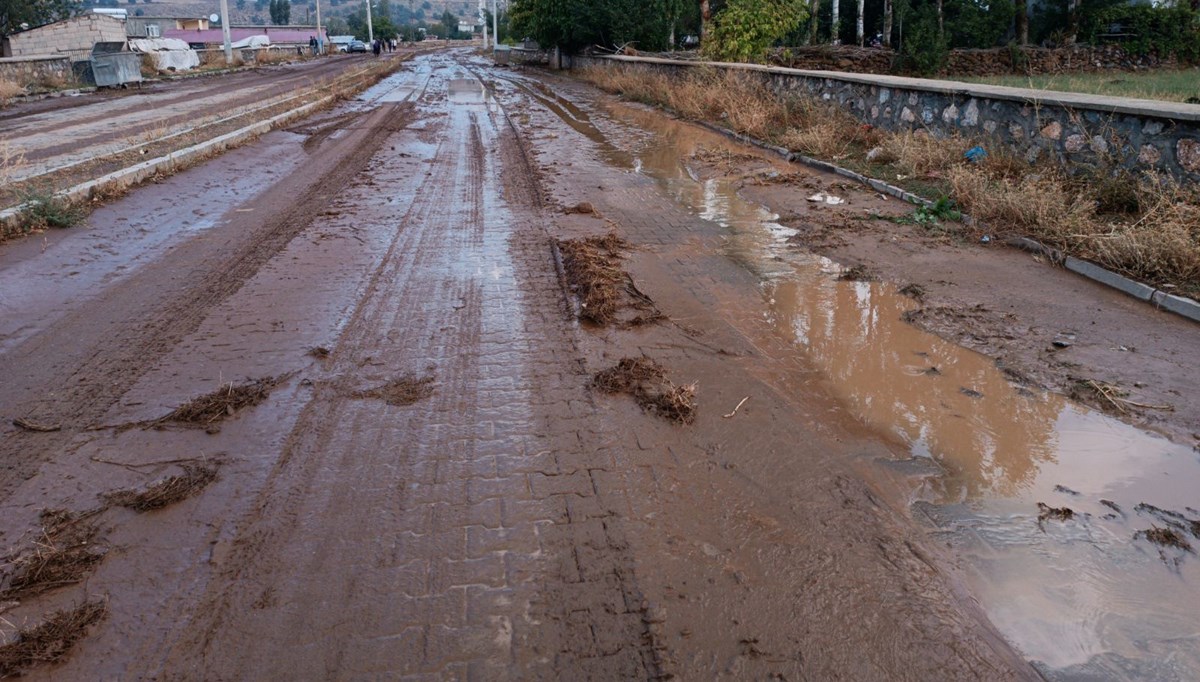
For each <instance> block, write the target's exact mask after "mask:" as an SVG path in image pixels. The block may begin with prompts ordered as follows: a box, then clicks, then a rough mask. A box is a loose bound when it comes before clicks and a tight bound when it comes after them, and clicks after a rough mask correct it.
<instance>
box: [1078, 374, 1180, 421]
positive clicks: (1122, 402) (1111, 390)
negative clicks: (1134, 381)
mask: <svg viewBox="0 0 1200 682" xmlns="http://www.w3.org/2000/svg"><path fill="white" fill-rule="evenodd" d="M1070 393H1071V397H1072V398H1075V399H1076V400H1086V399H1087V398H1092V399H1094V400H1096V401H1097V402H1100V403H1101V404H1102V405H1107V406H1109V407H1112V408H1113V409H1115V410H1117V411H1118V412H1121V413H1125V412H1128V411H1129V410H1128V409H1127V408H1128V407H1139V408H1142V409H1146V410H1166V411H1169V412H1173V411H1175V407H1174V406H1173V405H1148V404H1146V403H1139V402H1135V401H1133V400H1129V399H1128V398H1126V397H1125V396H1127V395H1129V393H1128V392H1127V391H1124V390H1122V389H1120V388H1118V387H1117V386H1114V385H1113V384H1109V383H1106V382H1103V381H1097V380H1096V379H1076V380H1075V383H1074V384H1073V385H1072V387H1071V392H1070Z"/></svg>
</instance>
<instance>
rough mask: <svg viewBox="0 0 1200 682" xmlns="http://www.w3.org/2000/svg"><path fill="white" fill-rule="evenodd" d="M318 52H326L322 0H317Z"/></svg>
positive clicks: (226, 0)
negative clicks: (322, 24) (322, 26)
mask: <svg viewBox="0 0 1200 682" xmlns="http://www.w3.org/2000/svg"><path fill="white" fill-rule="evenodd" d="M224 1H225V2H228V1H229V0H224ZM317 54H325V34H324V33H323V32H322V31H321V0H317ZM313 56H314V57H315V56H317V55H313Z"/></svg>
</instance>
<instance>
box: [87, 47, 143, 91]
mask: <svg viewBox="0 0 1200 682" xmlns="http://www.w3.org/2000/svg"><path fill="white" fill-rule="evenodd" d="M91 64H92V78H93V79H95V81H96V86H97V87H105V86H112V85H124V84H126V83H141V82H142V56H141V55H140V54H138V53H136V52H129V51H128V50H126V49H125V43H117V42H109V43H96V44H95V45H94V46H93V47H92V59H91Z"/></svg>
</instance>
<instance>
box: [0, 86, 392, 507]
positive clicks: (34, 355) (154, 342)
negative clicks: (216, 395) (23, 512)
mask: <svg viewBox="0 0 1200 682" xmlns="http://www.w3.org/2000/svg"><path fill="white" fill-rule="evenodd" d="M410 115H411V107H410V106H409V105H387V106H383V107H380V108H379V109H377V110H375V111H373V112H369V113H365V114H363V119H364V124H363V126H362V127H361V129H358V130H355V131H352V132H351V133H350V134H349V135H347V136H345V137H344V138H341V139H338V140H334V141H331V142H329V143H327V144H328V147H327V148H326V150H325V153H324V154H322V155H321V157H320V158H318V159H316V160H314V161H313V162H312V163H310V164H309V165H308V166H307V167H305V169H304V170H302V171H301V172H299V173H296V174H293V175H292V176H289V177H288V178H286V179H284V180H283V181H281V182H280V183H279V184H277V185H276V186H274V187H273V188H271V189H270V190H268V191H267V192H265V193H264V194H263V195H261V196H259V197H258V198H256V199H255V200H253V201H252V202H250V203H249V204H247V207H246V208H245V209H244V210H245V211H246V212H238V213H232V214H227V215H228V216H229V217H228V219H227V221H226V223H225V224H224V225H223V226H221V227H219V228H214V230H212V231H209V232H208V233H205V234H203V235H200V236H197V237H196V238H194V239H192V240H189V241H188V242H185V243H184V244H182V245H180V246H179V247H177V248H176V249H175V250H173V251H172V252H171V253H170V254H168V255H167V256H166V257H164V258H163V259H162V260H161V261H159V262H157V263H155V264H153V265H151V266H148V267H147V268H145V269H144V270H143V271H142V272H140V273H138V274H137V275H134V276H132V277H130V278H129V279H128V280H125V281H124V282H122V284H121V285H120V286H118V287H117V288H115V289H113V290H111V291H106V292H104V293H102V294H101V295H100V296H99V297H97V299H95V300H94V301H91V302H89V303H88V305H87V306H85V307H84V308H83V309H81V310H76V311H74V312H73V313H71V314H69V315H67V316H65V317H64V318H62V319H60V320H59V321H58V322H56V323H55V324H54V325H53V326H52V327H50V328H49V329H47V330H45V331H44V332H42V333H41V334H38V335H37V336H35V337H33V338H31V339H29V340H28V341H26V342H25V343H23V344H21V345H20V346H19V347H17V348H15V349H14V350H13V351H12V352H10V353H8V354H6V355H5V356H3V357H0V375H3V376H6V377H9V378H10V380H11V383H10V384H9V385H8V387H7V389H8V390H6V391H5V393H4V395H3V396H0V413H3V414H5V415H12V416H14V417H15V416H23V417H29V418H32V419H34V420H35V421H38V422H42V423H54V424H61V425H62V426H63V428H62V430H61V431H58V432H55V433H46V434H31V433H26V432H15V433H12V434H11V435H10V436H9V437H7V438H5V439H4V441H3V443H0V460H2V461H3V462H4V463H5V464H4V467H5V468H4V470H3V471H0V495H7V494H8V493H9V492H10V491H11V490H12V489H13V487H14V486H15V485H16V484H17V483H19V482H20V480H22V479H24V478H27V477H28V476H29V475H31V474H32V472H33V470H34V469H35V468H36V465H37V463H38V462H39V461H40V460H41V459H42V458H43V457H45V456H47V455H49V454H51V453H55V452H57V451H60V450H63V449H67V448H69V447H70V444H71V441H72V440H74V439H75V438H76V436H77V435H79V434H80V433H81V432H83V431H84V430H86V429H88V428H90V427H93V426H95V425H97V424H99V423H100V420H101V419H103V418H104V416H105V415H106V413H107V412H108V411H109V410H110V409H111V408H112V406H113V405H114V404H115V403H116V402H117V401H118V400H119V399H120V397H121V396H122V395H123V394H124V393H125V392H126V391H127V390H129V388H130V387H131V386H133V385H134V383H135V382H136V381H137V380H138V379H139V378H140V377H141V376H142V375H143V374H144V373H145V372H146V371H147V370H148V369H149V368H150V367H151V366H153V364H154V363H155V362H156V361H157V360H158V359H159V358H162V357H164V356H165V355H166V354H167V353H168V352H169V351H170V350H171V349H172V348H173V347H174V346H175V344H176V343H178V342H179V341H180V340H181V339H182V338H183V337H184V336H186V335H187V334H189V333H191V332H192V331H194V330H195V329H196V328H197V327H198V326H199V325H200V323H201V322H202V321H203V319H204V318H205V316H206V315H207V314H208V311H209V310H210V309H211V308H212V307H213V306H215V305H216V304H218V303H220V302H221V301H222V300H224V299H225V298H227V297H228V296H230V295H231V294H233V293H234V292H236V291H237V290H238V289H239V288H240V287H241V285H242V283H243V282H245V281H246V280H248V279H249V278H251V277H253V276H254V275H255V273H256V272H257V271H258V269H259V268H260V267H262V266H263V265H264V264H266V263H267V262H268V261H269V260H270V259H271V258H272V257H274V256H275V254H277V253H278V252H279V251H280V250H281V249H283V248H284V247H285V246H286V245H287V244H288V242H290V241H291V240H292V238H293V237H295V236H296V235H297V234H299V233H301V232H302V231H304V229H305V228H307V227H308V225H309V224H310V223H311V221H312V219H313V218H314V217H315V216H316V215H317V214H318V213H319V212H320V210H321V209H322V208H323V207H324V206H325V205H326V204H327V203H328V202H329V201H330V200H331V198H332V197H333V196H335V195H336V194H337V193H338V192H339V191H340V190H341V189H342V188H343V187H344V186H345V185H346V184H347V183H348V182H349V181H350V180H351V179H352V178H353V177H354V176H355V175H357V174H358V173H359V172H361V171H362V170H363V168H364V167H365V166H366V164H367V162H368V160H369V159H370V157H371V155H372V153H373V152H374V150H376V149H377V148H378V147H379V146H380V145H381V144H382V143H383V140H384V139H385V138H386V136H387V135H386V133H387V132H389V131H395V130H399V129H401V128H403V127H404V126H405V125H406V123H407V121H408V119H409V117H410ZM239 210H243V209H239ZM264 214H265V216H266V217H264V218H261V219H260V218H259V217H258V216H263V215H264Z"/></svg>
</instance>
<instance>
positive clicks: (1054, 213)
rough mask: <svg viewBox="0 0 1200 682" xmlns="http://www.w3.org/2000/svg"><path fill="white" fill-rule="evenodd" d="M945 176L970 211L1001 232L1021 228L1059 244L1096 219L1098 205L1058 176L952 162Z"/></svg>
mask: <svg viewBox="0 0 1200 682" xmlns="http://www.w3.org/2000/svg"><path fill="white" fill-rule="evenodd" d="M946 179H947V180H948V181H949V183H950V187H951V194H952V196H953V197H954V199H955V200H956V201H957V202H958V204H959V205H960V206H962V207H963V210H964V211H965V212H966V213H968V214H970V215H971V216H972V217H973V218H975V219H977V220H982V221H983V222H985V223H988V224H989V225H991V226H992V228H993V229H995V230H998V231H1000V232H1008V231H1013V230H1019V231H1022V232H1026V233H1030V234H1033V235H1034V236H1038V237H1041V238H1043V239H1046V240H1048V241H1051V242H1054V243H1059V244H1061V243H1063V241H1064V240H1065V239H1066V238H1067V237H1068V236H1069V235H1075V234H1080V233H1085V232H1087V231H1088V230H1089V226H1090V225H1091V224H1092V221H1093V220H1094V218H1095V205H1094V204H1093V203H1092V202H1090V201H1088V200H1087V199H1086V198H1085V197H1082V196H1079V195H1078V194H1074V193H1072V192H1070V191H1069V190H1068V188H1067V186H1066V183H1065V182H1064V181H1063V180H1062V178H1060V177H1058V176H1056V175H1054V174H1046V175H1041V176H1039V175H1028V176H1026V177H1024V178H1021V179H1012V178H1006V177H991V176H989V175H988V173H986V172H985V171H983V170H981V169H979V168H975V167H973V166H951V167H950V168H949V169H948V170H947V172H946Z"/></svg>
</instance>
